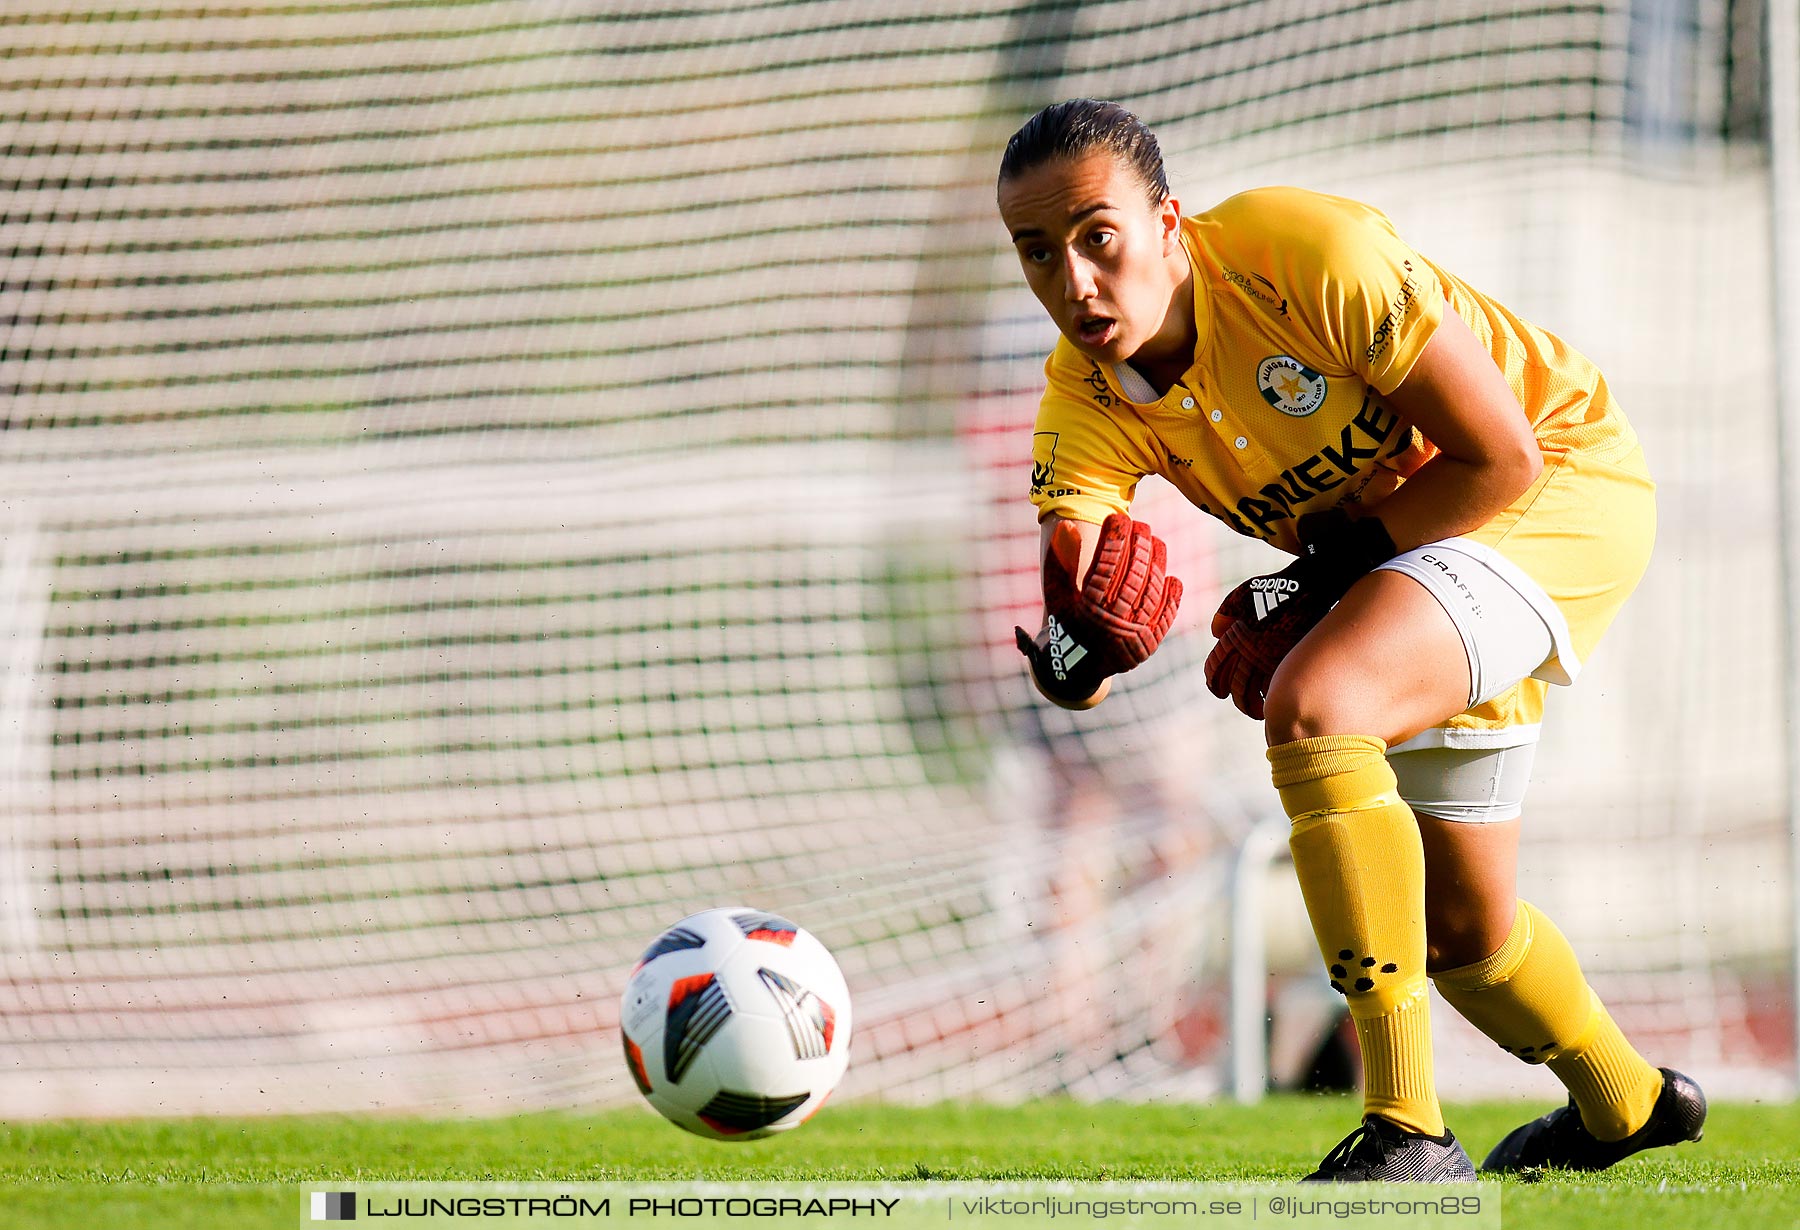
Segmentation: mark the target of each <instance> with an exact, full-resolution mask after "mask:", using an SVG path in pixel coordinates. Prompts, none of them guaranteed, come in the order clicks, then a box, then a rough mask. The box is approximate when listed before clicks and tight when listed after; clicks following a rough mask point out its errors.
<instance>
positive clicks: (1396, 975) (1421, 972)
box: [1269, 735, 1444, 1136]
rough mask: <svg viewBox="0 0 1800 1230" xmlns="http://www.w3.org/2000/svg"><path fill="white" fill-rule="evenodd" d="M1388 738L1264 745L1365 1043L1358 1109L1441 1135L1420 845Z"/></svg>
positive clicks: (1307, 889) (1307, 886) (1333, 963)
mask: <svg viewBox="0 0 1800 1230" xmlns="http://www.w3.org/2000/svg"><path fill="white" fill-rule="evenodd" d="M1386 751H1387V745H1386V744H1384V743H1383V742H1382V741H1381V740H1380V739H1372V738H1367V737H1364V736H1361V735H1327V736H1324V737H1322V738H1317V739H1301V740H1300V741H1298V742H1296V743H1284V744H1282V745H1281V746H1279V747H1272V748H1270V749H1269V764H1270V766H1271V767H1272V768H1273V770H1274V777H1275V788H1276V789H1277V790H1278V791H1280V793H1281V804H1282V807H1283V808H1285V809H1286V811H1287V814H1288V817H1289V819H1291V820H1292V821H1293V822H1294V826H1293V829H1292V831H1291V832H1290V833H1289V836H1288V848H1289V849H1291V850H1292V851H1293V853H1294V871H1295V874H1296V876H1297V877H1298V878H1299V881H1300V893H1301V895H1302V896H1303V897H1305V899H1306V912H1307V914H1308V915H1310V916H1311V918H1312V925H1313V934H1314V935H1315V936H1317V937H1318V941H1319V951H1320V953H1321V954H1323V956H1324V957H1325V965H1326V967H1327V968H1328V969H1329V970H1330V972H1331V985H1332V986H1333V987H1335V988H1336V989H1337V990H1339V991H1342V992H1343V993H1344V997H1345V999H1346V1000H1347V1001H1348V1002H1349V1005H1350V1015H1351V1018H1352V1019H1353V1020H1354V1021H1355V1022H1356V1036H1357V1040H1358V1041H1359V1042H1360V1043H1361V1044H1362V1056H1363V1081H1364V1085H1363V1111H1364V1113H1365V1114H1376V1115H1381V1116H1382V1117H1383V1118H1386V1119H1391V1120H1393V1121H1394V1122H1395V1123H1398V1124H1400V1125H1401V1126H1403V1127H1406V1128H1409V1129H1411V1130H1412V1131H1415V1132H1425V1133H1427V1134H1429V1135H1432V1136H1439V1135H1442V1134H1443V1131H1444V1114H1443V1111H1442V1109H1440V1108H1439V1106H1438V1100H1437V1087H1436V1083H1435V1081H1434V1080H1433V1078H1432V1067H1431V1018H1430V1004H1429V1000H1428V999H1427V997H1426V982H1425V850H1424V847H1423V845H1422V844H1421V843H1420V841H1419V826H1418V822H1417V821H1415V820H1414V819H1413V814H1412V809H1411V808H1409V807H1408V806H1407V805H1406V804H1405V803H1404V802H1402V801H1401V799H1400V795H1399V794H1398V792H1397V789H1396V783H1395V781H1394V771H1393V770H1392V769H1390V768H1389V767H1388V763H1387V760H1386V758H1385V753H1386Z"/></svg>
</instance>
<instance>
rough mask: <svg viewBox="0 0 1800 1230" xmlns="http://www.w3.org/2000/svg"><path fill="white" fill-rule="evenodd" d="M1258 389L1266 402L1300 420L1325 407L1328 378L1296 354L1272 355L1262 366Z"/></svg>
mask: <svg viewBox="0 0 1800 1230" xmlns="http://www.w3.org/2000/svg"><path fill="white" fill-rule="evenodd" d="M1256 387H1257V388H1258V389H1259V390H1260V391H1261V392H1262V395H1263V400H1264V401H1266V402H1268V403H1269V404H1270V405H1271V406H1274V407H1275V408H1276V409H1277V410H1279V411H1281V412H1282V413H1283V414H1286V415H1291V416H1292V417H1294V418H1297V419H1302V418H1305V417H1306V416H1307V415H1309V414H1311V413H1312V412H1313V411H1314V410H1317V409H1318V408H1319V407H1320V406H1322V405H1324V404H1325V377H1323V376H1321V375H1320V374H1319V373H1318V372H1315V371H1314V370H1313V369H1312V368H1310V367H1308V366H1306V364H1304V363H1302V362H1300V360H1298V359H1296V358H1294V357H1293V356H1292V355H1285V354H1272V355H1270V356H1269V357H1268V358H1266V359H1264V360H1263V361H1262V362H1261V363H1258V364H1257V365H1256Z"/></svg>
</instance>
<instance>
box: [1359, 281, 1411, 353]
mask: <svg viewBox="0 0 1800 1230" xmlns="http://www.w3.org/2000/svg"><path fill="white" fill-rule="evenodd" d="M1400 263H1401V264H1402V265H1403V266H1405V268H1406V279H1405V280H1404V281H1403V282H1401V283H1400V293H1399V294H1398V295H1395V296H1394V302H1393V304H1392V305H1391V306H1389V308H1388V314H1387V318H1386V319H1384V320H1383V321H1382V322H1381V323H1380V324H1379V325H1377V326H1376V327H1375V336H1374V337H1372V338H1370V339H1369V348H1368V350H1366V351H1365V352H1363V358H1364V359H1365V360H1367V361H1368V362H1369V363H1371V364H1373V363H1374V362H1375V360H1376V359H1377V358H1379V357H1380V356H1381V352H1382V351H1384V350H1386V349H1387V348H1388V343H1389V342H1391V341H1393V340H1394V334H1395V333H1397V332H1398V331H1399V329H1400V322H1401V321H1403V320H1405V319H1406V313H1407V312H1408V311H1409V310H1410V309H1411V308H1412V305H1413V301H1414V300H1416V299H1417V298H1418V297H1419V279H1418V277H1417V275H1415V274H1414V273H1413V265H1412V262H1411V261H1401V262H1400Z"/></svg>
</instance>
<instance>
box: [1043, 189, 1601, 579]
mask: <svg viewBox="0 0 1800 1230" xmlns="http://www.w3.org/2000/svg"><path fill="white" fill-rule="evenodd" d="M1181 239H1182V244H1183V246H1184V247H1185V248H1186V249H1187V252H1188V256H1189V258H1190V260H1191V261H1192V264H1193V268H1194V273H1195V277H1194V283H1193V285H1194V319H1195V322H1196V324H1197V326H1198V330H1199V340H1198V341H1197V343H1196V344H1195V347H1194V363H1193V366H1192V367H1191V368H1189V369H1188V371H1187V373H1186V374H1185V375H1184V376H1183V377H1182V378H1181V381H1180V382H1179V383H1178V384H1176V385H1175V386H1174V387H1173V388H1171V389H1170V390H1169V391H1168V392H1167V393H1165V394H1163V395H1162V396H1160V397H1158V396H1157V395H1156V393H1155V392H1154V390H1152V389H1151V388H1150V387H1149V386H1148V385H1147V384H1146V383H1145V382H1144V381H1143V380H1141V379H1140V378H1138V377H1137V376H1136V373H1135V372H1133V371H1132V370H1130V369H1129V368H1128V367H1118V368H1115V367H1110V366H1108V365H1105V364H1101V363H1098V362H1096V361H1095V360H1093V359H1090V358H1088V357H1087V356H1086V355H1083V354H1082V353H1081V352H1080V351H1078V350H1076V349H1075V348H1074V346H1072V345H1071V344H1070V343H1069V342H1068V340H1067V339H1063V340H1061V341H1059V343H1058V344H1057V347H1056V349H1055V351H1054V352H1053V353H1052V354H1051V356H1050V359H1049V361H1048V362H1047V363H1046V364H1045V375H1046V377H1047V387H1046V389H1045V392H1044V398H1043V402H1042V405H1041V406H1040V408H1039V411H1038V418H1037V426H1036V429H1035V432H1034V434H1033V438H1032V473H1031V499H1032V502H1033V503H1034V504H1035V505H1036V506H1037V510H1038V516H1039V519H1040V520H1041V519H1043V518H1044V517H1047V516H1049V515H1051V514H1060V515H1062V516H1065V517H1071V518H1073V519H1075V520H1078V521H1094V522H1098V521H1102V520H1104V519H1105V518H1106V515H1107V514H1108V513H1110V512H1115V511H1119V512H1122V511H1125V510H1126V509H1128V508H1129V506H1130V504H1131V499H1132V496H1133V494H1134V493H1135V491H1136V488H1137V484H1138V482H1139V480H1140V479H1142V478H1143V477H1144V476H1145V475H1148V474H1160V475H1162V476H1163V477H1164V478H1166V479H1168V480H1169V482H1171V483H1173V484H1174V485H1175V487H1176V488H1177V489H1179V490H1180V491H1181V492H1182V494H1184V495H1185V496H1186V497H1187V498H1188V499H1189V500H1190V501H1192V502H1193V503H1194V504H1195V505H1197V506H1198V507H1199V508H1200V509H1202V510H1203V511H1205V512H1207V513H1209V514H1211V515H1212V516H1215V517H1217V518H1219V519H1220V520H1222V521H1225V522H1226V523H1228V524H1229V525H1230V526H1231V527H1232V528H1233V529H1235V530H1237V531H1238V532H1239V533H1243V534H1248V535H1252V536H1254V537H1257V538H1261V539H1264V540H1265V541H1268V542H1270V543H1273V544H1274V545H1275V546H1278V547H1280V548H1282V549H1284V550H1287V551H1295V550H1297V549H1298V542H1297V541H1296V539H1295V537H1294V521H1295V519H1296V518H1297V517H1299V516H1300V515H1301V514H1303V513H1307V512H1313V511H1317V510H1320V509H1324V508H1329V507H1332V506H1334V505H1337V504H1342V503H1360V504H1362V505H1364V506H1369V505H1372V504H1375V503H1378V502H1379V501H1380V500H1381V499H1382V498H1383V497H1385V496H1386V495H1388V494H1389V493H1390V492H1392V491H1393V489H1394V487H1395V486H1397V485H1398V484H1399V482H1400V481H1402V480H1403V479H1404V477H1405V476H1406V475H1407V474H1410V473H1411V472H1412V471H1413V470H1415V469H1417V468H1418V467H1419V465H1421V464H1422V463H1423V462H1424V461H1425V460H1426V459H1427V458H1428V457H1429V456H1430V455H1431V453H1432V452H1433V451H1435V450H1433V448H1432V446H1431V445H1430V443H1429V442H1428V441H1426V440H1425V439H1424V438H1423V436H1422V435H1421V434H1420V433H1419V432H1418V431H1417V429H1415V428H1414V427H1413V426H1412V425H1411V424H1410V423H1408V422H1406V421H1405V420H1404V419H1402V418H1400V417H1399V416H1398V415H1396V414H1395V413H1394V412H1393V411H1392V410H1390V409H1388V408H1387V406H1386V405H1384V404H1383V402H1382V395H1383V394H1385V393H1390V392H1392V391H1393V390H1394V389H1395V388H1397V387H1398V386H1399V385H1400V383H1401V382H1402V381H1404V380H1405V379H1406V376H1407V373H1409V372H1410V371H1411V370H1412V365H1413V364H1414V362H1416V361H1417V360H1418V357H1419V355H1420V353H1421V352H1422V351H1423V350H1424V349H1425V344H1426V342H1428V341H1429V340H1430V339H1431V335H1432V333H1433V332H1434V331H1435V330H1436V329H1437V326H1438V323H1439V322H1440V321H1441V320H1442V319H1443V313H1444V309H1445V306H1446V304H1448V305H1449V306H1450V307H1451V308H1452V309H1454V310H1455V312H1456V313H1457V315H1459V316H1461V317H1462V319H1463V320H1464V321H1466V322H1467V323H1468V325H1469V327H1470V328H1471V329H1472V330H1473V331H1474V332H1475V335H1476V336H1477V337H1478V338H1480V339H1481V341H1482V343H1483V344H1484V345H1485V346H1486V347H1487V348H1488V351H1489V353H1491V354H1492V355H1493V356H1494V362H1495V364H1496V365H1498V367H1499V368H1500V370H1501V371H1502V372H1503V373H1504V374H1505V376H1506V380H1507V383H1508V384H1509V385H1511V386H1512V391H1513V393H1514V394H1515V395H1516V396H1517V397H1518V399H1519V403H1520V405H1521V406H1522V407H1523V408H1524V413H1525V414H1526V415H1527V416H1528V417H1529V418H1530V420H1531V423H1532V427H1533V429H1534V431H1535V433H1536V435H1537V439H1538V443H1539V445H1540V447H1541V448H1542V449H1543V450H1544V452H1545V453H1546V454H1554V453H1559V452H1575V451H1580V452H1587V453H1590V454H1593V455H1596V456H1600V457H1614V456H1619V455H1623V454H1624V453H1627V452H1629V451H1630V450H1631V449H1632V448H1633V447H1635V445H1636V438H1635V436H1634V434H1633V432H1632V430H1631V427H1630V425H1629V424H1628V423H1627V422H1626V421H1625V419H1624V417H1623V416H1622V415H1621V414H1620V413H1619V412H1618V410H1617V409H1616V407H1615V406H1614V405H1613V402H1612V399H1611V398H1610V397H1609V396H1608V394H1607V391H1606V383H1605V381H1604V380H1603V379H1602V378H1601V375H1600V372H1599V370H1598V369H1597V368H1595V366H1594V365H1593V364H1592V363H1591V362H1589V361H1588V359H1587V358H1585V357H1584V356H1583V355H1581V354H1580V353H1578V352H1577V351H1575V350H1574V349H1572V348H1571V347H1569V346H1568V345H1566V344H1564V343H1563V342H1562V341H1561V340H1560V339H1558V338H1557V337H1555V336H1554V335H1552V334H1550V333H1547V332H1545V331H1544V330H1542V329H1539V328H1537V327H1536V326H1535V325H1532V324H1530V323H1529V322H1527V321H1524V320H1521V319H1520V318H1519V317H1517V316H1515V315H1513V314H1512V313H1511V312H1509V311H1508V310H1507V309H1506V308H1505V307H1503V306H1502V305H1500V304H1499V303H1496V302H1495V301H1494V300H1492V299H1490V298H1488V297H1487V296H1486V295H1483V294H1481V293H1480V292H1479V291H1477V290H1475V289H1473V288H1472V287H1470V286H1469V285H1467V284H1466V283H1464V282H1463V281H1461V280H1460V279H1458V278H1457V277H1455V276H1454V275H1452V274H1451V273H1449V272H1447V271H1446V270H1444V269H1441V268H1439V267H1438V266H1437V265H1435V264H1433V263H1432V262H1431V261H1430V260H1428V259H1426V258H1425V257H1424V256H1421V255H1420V254H1419V253H1418V252H1416V251H1414V250H1413V249H1412V248H1411V247H1409V246H1408V245H1407V244H1406V243H1405V242H1403V241H1402V240H1401V238H1400V236H1399V235H1398V234H1397V233H1396V232H1395V230H1394V227H1393V225H1392V224H1391V223H1390V222H1389V221H1388V219H1387V217H1386V216H1385V215H1383V214H1382V213H1381V212H1380V211H1379V210H1376V209H1373V208H1371V207H1369V206H1367V205H1362V204H1359V203H1358V202H1355V201H1350V200H1346V199H1344V198H1342V197H1333V196H1325V195H1322V194H1320V193H1315V192H1308V191H1304V190H1302V189H1298V188H1261V189H1257V190H1255V191H1251V192H1245V193H1242V194H1240V195H1238V196H1234V197H1231V198H1230V199H1228V200H1226V201H1224V202H1222V203H1221V204H1220V205H1218V206H1217V207H1216V208H1214V209H1212V210H1211V211H1209V212H1207V213H1204V214H1199V215H1197V216H1194V217H1191V218H1185V219H1183V220H1182V234H1181ZM1477 536H1479V535H1477Z"/></svg>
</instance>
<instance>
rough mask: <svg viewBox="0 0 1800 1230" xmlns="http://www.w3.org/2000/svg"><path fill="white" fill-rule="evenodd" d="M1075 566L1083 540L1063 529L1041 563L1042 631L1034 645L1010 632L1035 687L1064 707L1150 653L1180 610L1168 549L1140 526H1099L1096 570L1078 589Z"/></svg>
mask: <svg viewBox="0 0 1800 1230" xmlns="http://www.w3.org/2000/svg"><path fill="white" fill-rule="evenodd" d="M1080 560H1081V534H1080V533H1079V532H1078V531H1077V530H1076V528H1075V526H1074V525H1073V524H1071V523H1070V522H1067V521H1064V522H1062V523H1060V524H1059V525H1057V527H1056V529H1055V530H1053V531H1052V532H1051V535H1050V550H1049V552H1048V553H1047V554H1046V555H1045V556H1044V611H1045V614H1046V615H1047V618H1046V619H1045V621H1044V629H1043V631H1041V632H1039V633H1038V634H1037V636H1035V637H1033V636H1031V635H1030V634H1029V633H1027V632H1026V631H1025V629H1023V628H1014V629H1013V633H1014V636H1015V638H1016V639H1017V641H1018V644H1019V652H1020V653H1022V654H1024V655H1025V659H1026V661H1028V662H1030V663H1031V673H1032V676H1033V677H1034V678H1035V679H1036V680H1037V684H1038V687H1039V688H1040V689H1041V690H1042V691H1043V693H1044V694H1045V695H1046V696H1049V697H1051V698H1052V699H1054V700H1057V701H1060V702H1063V703H1065V704H1069V705H1079V704H1081V703H1082V702H1083V701H1086V700H1088V699H1089V698H1090V697H1092V696H1093V695H1094V693H1095V692H1098V691H1099V690H1100V685H1101V683H1102V682H1104V681H1105V680H1106V678H1107V677H1108V676H1109V675H1117V674H1120V673H1121V672H1124V671H1128V670H1130V669H1131V668H1132V667H1134V666H1137V665H1139V664H1141V663H1142V662H1143V661H1144V660H1145V659H1147V658H1148V657H1149V656H1150V655H1151V654H1153V653H1155V652H1156V647H1157V646H1158V645H1160V644H1162V639H1163V636H1164V635H1165V634H1167V632H1168V631H1169V625H1170V624H1172V623H1173V622H1174V621H1175V612H1176V610H1177V609H1178V608H1179V607H1180V606H1181V582H1180V581H1179V580H1178V579H1176V578H1175V577H1172V576H1169V575H1168V572H1167V568H1168V548H1167V547H1166V546H1164V545H1163V541H1162V539H1160V538H1158V537H1157V536H1156V535H1155V534H1152V533H1151V532H1150V527H1149V526H1147V525H1145V524H1144V523H1143V522H1142V521H1133V520H1132V519H1131V518H1130V517H1128V516H1126V515H1125V514H1124V513H1113V514H1112V515H1111V516H1110V517H1108V518H1107V519H1106V520H1105V521H1104V522H1103V523H1102V524H1101V526H1100V541H1099V545H1098V546H1097V547H1096V548H1095V549H1094V562H1093V563H1092V564H1090V565H1089V566H1088V572H1087V577H1086V578H1085V579H1084V580H1083V581H1082V582H1081V585H1080V587H1079V588H1077V587H1076V584H1075V570H1076V568H1077V567H1078V566H1079V564H1080Z"/></svg>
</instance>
